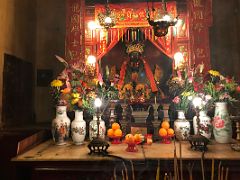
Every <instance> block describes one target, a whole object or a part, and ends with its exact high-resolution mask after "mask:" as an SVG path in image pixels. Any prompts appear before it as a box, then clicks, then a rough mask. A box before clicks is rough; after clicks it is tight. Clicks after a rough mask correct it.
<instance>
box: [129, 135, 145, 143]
mask: <svg viewBox="0 0 240 180" xmlns="http://www.w3.org/2000/svg"><path fill="white" fill-rule="evenodd" d="M143 141H144V136H143V135H142V134H135V135H132V134H127V135H126V136H125V143H127V144H139V143H141V142H143Z"/></svg>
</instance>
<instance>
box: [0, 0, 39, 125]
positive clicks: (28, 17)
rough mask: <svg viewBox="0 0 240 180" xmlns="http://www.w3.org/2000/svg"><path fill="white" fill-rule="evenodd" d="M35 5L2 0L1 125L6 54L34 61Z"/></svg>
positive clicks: (31, 0) (27, 0)
mask: <svg viewBox="0 0 240 180" xmlns="http://www.w3.org/2000/svg"><path fill="white" fill-rule="evenodd" d="M35 7H36V1H35V0H1V1H0V27H1V30H0V126H1V125H2V123H1V120H2V118H1V114H2V106H3V104H2V95H3V64H4V54H5V53H6V54H11V55H14V56H16V57H18V58H21V59H23V60H25V61H28V62H30V63H34V61H35V37H36V35H35V33H36V29H35V28H36V11H35ZM12 88H15V87H12Z"/></svg>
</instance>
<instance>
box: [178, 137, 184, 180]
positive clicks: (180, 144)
mask: <svg viewBox="0 0 240 180" xmlns="http://www.w3.org/2000/svg"><path fill="white" fill-rule="evenodd" d="M179 149H180V173H181V180H183V165H182V143H181V141H179Z"/></svg>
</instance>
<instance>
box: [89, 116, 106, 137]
mask: <svg viewBox="0 0 240 180" xmlns="http://www.w3.org/2000/svg"><path fill="white" fill-rule="evenodd" d="M97 130H98V129H97V116H93V120H92V121H90V123H89V139H90V141H91V140H93V138H96V137H97V133H98V131H97ZM105 133H106V126H105V122H104V121H103V120H102V119H101V117H99V137H100V138H102V139H104V138H105Z"/></svg>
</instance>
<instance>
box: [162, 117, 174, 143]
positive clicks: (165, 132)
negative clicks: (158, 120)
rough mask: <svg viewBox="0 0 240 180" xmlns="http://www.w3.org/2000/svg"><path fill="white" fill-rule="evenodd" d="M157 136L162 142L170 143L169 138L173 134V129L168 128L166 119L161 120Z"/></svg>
mask: <svg viewBox="0 0 240 180" xmlns="http://www.w3.org/2000/svg"><path fill="white" fill-rule="evenodd" d="M159 136H160V137H162V142H163V143H165V144H170V143H171V138H172V137H173V136H174V130H173V129H172V128H170V124H169V122H168V121H163V122H162V124H161V128H160V129H159Z"/></svg>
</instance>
